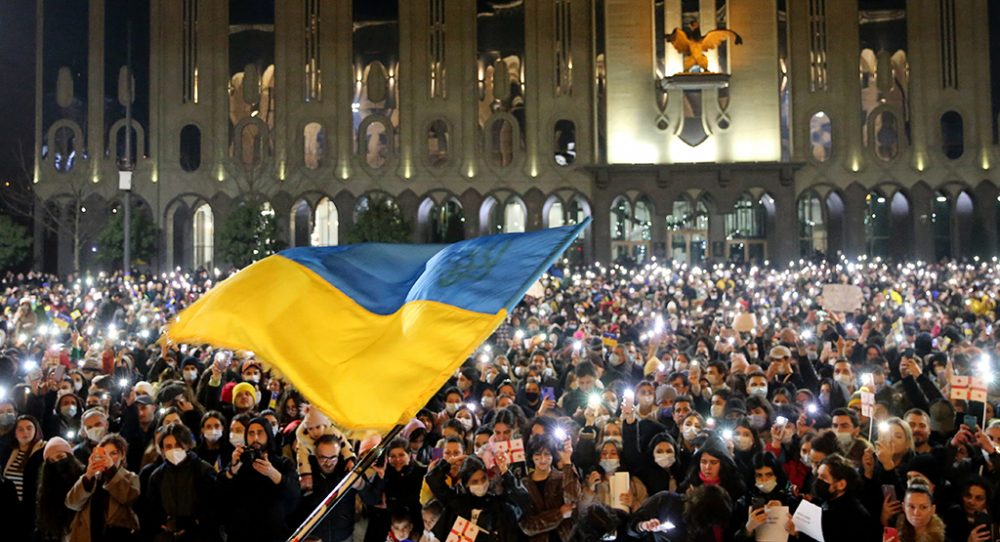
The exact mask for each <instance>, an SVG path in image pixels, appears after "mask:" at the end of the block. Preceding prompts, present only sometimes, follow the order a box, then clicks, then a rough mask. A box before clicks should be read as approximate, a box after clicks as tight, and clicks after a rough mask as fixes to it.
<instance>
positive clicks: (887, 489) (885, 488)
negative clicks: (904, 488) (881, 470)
mask: <svg viewBox="0 0 1000 542" xmlns="http://www.w3.org/2000/svg"><path fill="white" fill-rule="evenodd" d="M882 498H884V499H889V500H890V501H898V500H899V499H898V498H897V497H896V486H894V485H892V484H883V485H882Z"/></svg>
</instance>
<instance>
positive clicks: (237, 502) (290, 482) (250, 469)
mask: <svg viewBox="0 0 1000 542" xmlns="http://www.w3.org/2000/svg"><path fill="white" fill-rule="evenodd" d="M245 438H246V442H245V444H241V445H239V446H236V448H235V450H233V455H232V458H231V459H230V462H229V467H228V468H227V469H226V470H225V473H224V474H222V475H220V480H219V489H218V490H219V499H220V501H221V502H222V503H224V504H223V505H222V508H223V510H222V514H223V518H224V524H225V529H226V532H227V533H228V535H229V537H230V538H233V537H235V539H236V540H259V541H261V542H265V541H266V542H270V541H277V540H284V539H285V538H286V537H287V536H288V534H289V530H290V527H289V526H288V524H287V519H288V516H289V514H291V513H292V512H293V511H294V509H295V507H296V506H297V505H298V500H299V487H298V486H299V484H298V476H297V474H296V472H295V465H294V463H292V462H291V461H290V460H288V459H287V458H285V457H282V456H281V455H279V454H278V453H277V451H276V450H275V447H274V436H273V435H272V434H271V423H270V422H268V421H267V420H266V419H264V418H253V419H251V420H250V421H249V422H247V424H246V431H245Z"/></svg>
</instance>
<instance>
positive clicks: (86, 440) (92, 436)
mask: <svg viewBox="0 0 1000 542" xmlns="http://www.w3.org/2000/svg"><path fill="white" fill-rule="evenodd" d="M80 424H81V427H80V442H79V443H77V445H76V446H74V447H73V455H74V456H76V458H77V460H79V461H80V462H81V463H86V462H87V460H88V459H90V454H91V453H92V452H93V451H94V446H97V443H98V442H101V439H102V438H104V435H106V434H108V427H109V426H110V423H109V421H108V414H107V412H105V411H104V409H102V408H100V407H94V408H89V409H87V411H86V412H84V413H83V416H81V417H80Z"/></svg>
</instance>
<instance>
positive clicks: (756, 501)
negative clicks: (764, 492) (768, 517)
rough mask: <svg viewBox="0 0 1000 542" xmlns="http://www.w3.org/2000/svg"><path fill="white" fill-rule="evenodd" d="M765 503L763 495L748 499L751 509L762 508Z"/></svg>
mask: <svg viewBox="0 0 1000 542" xmlns="http://www.w3.org/2000/svg"><path fill="white" fill-rule="evenodd" d="M766 504H767V500H765V499H764V497H754V498H752V499H750V508H751V509H752V510H757V509H759V508H764V506H765V505H766Z"/></svg>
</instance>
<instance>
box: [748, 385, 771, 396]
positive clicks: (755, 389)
mask: <svg viewBox="0 0 1000 542" xmlns="http://www.w3.org/2000/svg"><path fill="white" fill-rule="evenodd" d="M750 395H756V396H758V397H767V385H766V384H765V385H763V386H750Z"/></svg>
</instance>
